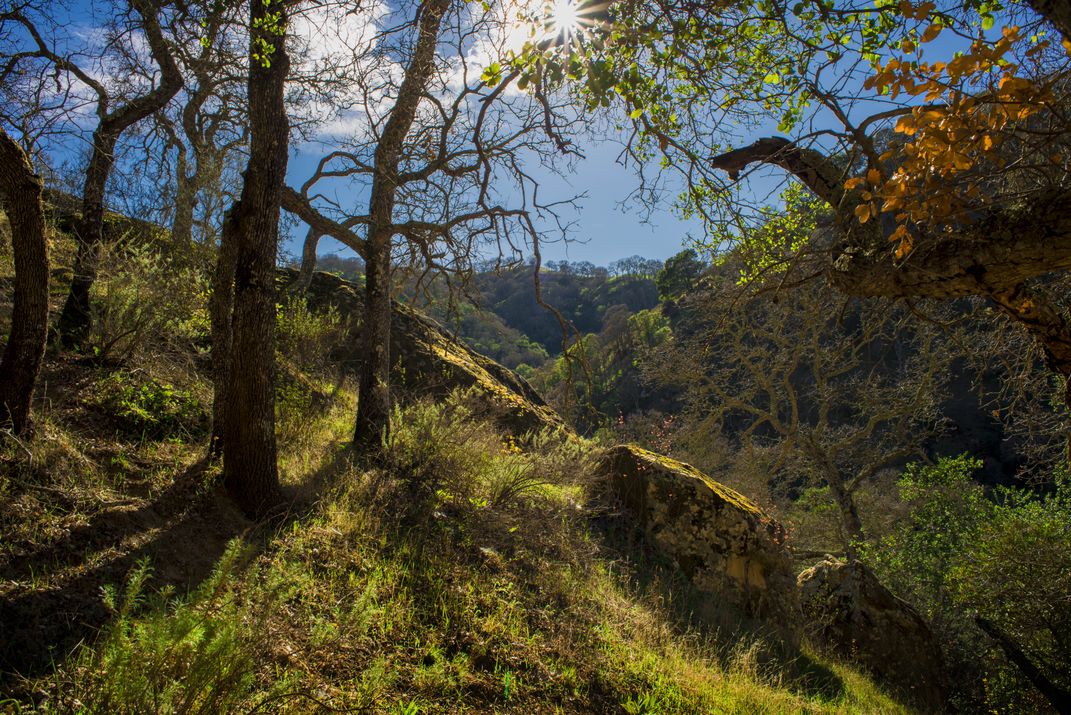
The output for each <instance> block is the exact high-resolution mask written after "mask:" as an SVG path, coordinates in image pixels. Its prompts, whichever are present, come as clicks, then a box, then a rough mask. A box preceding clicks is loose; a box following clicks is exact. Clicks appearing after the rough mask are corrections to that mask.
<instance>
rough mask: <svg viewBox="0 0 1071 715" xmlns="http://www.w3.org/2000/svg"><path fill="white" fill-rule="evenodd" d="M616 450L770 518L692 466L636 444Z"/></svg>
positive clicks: (765, 517)
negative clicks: (680, 476) (696, 481)
mask: <svg viewBox="0 0 1071 715" xmlns="http://www.w3.org/2000/svg"><path fill="white" fill-rule="evenodd" d="M614 449H615V450H625V451H627V452H628V453H629V454H630V455H631V457H632V459H633V460H634V461H635V462H636V465H637V467H639V466H640V465H642V464H643V463H645V462H646V463H647V464H651V465H654V466H656V467H657V468H659V469H664V470H667V471H670V472H675V473H677V474H681V475H684V476H686V477H690V478H691V479H698V480H699V481H701V482H702V483H703V484H705V485H706V486H707V487H709V488H710V490H711V491H712V492H714V493H715V494H716V495H717V496H718V498H720V499H721V500H722V501H724V502H726V503H728V504H731V505H733V506H734V507H736V508H737V509H740V510H741V511H745V512H748V513H749V514H752V515H754V516H756V517H758V518H760V519H767V518H768V517H767V516H766V514H765V513H764V512H763V511H762V509H760V508H759V507H758V506H757V505H756V504H755V503H754V502H753V501H751V500H750V499H748V498H747V497H746V496H744V495H743V494H741V493H740V492H738V491H736V490H734V489H730V488H729V487H727V486H725V485H724V484H720V483H718V482H716V481H714V480H713V479H711V478H710V477H708V476H707V475H706V474H704V473H703V472H701V471H699V470H698V469H696V468H695V467H693V466H692V465H690V464H685V463H684V462H679V461H677V460H676V459H673V458H672V457H667V456H665V455H664V454H657V453H655V452H652V451H650V450H647V449H644V448H642V447H638V446H636V445H634V444H624V445H619V446H617V447H614ZM618 462H619V460H618Z"/></svg>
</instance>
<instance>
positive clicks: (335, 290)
mask: <svg viewBox="0 0 1071 715" xmlns="http://www.w3.org/2000/svg"><path fill="white" fill-rule="evenodd" d="M297 276H298V273H297V271H294V270H287V269H281V270H280V271H279V273H278V288H279V290H280V291H285V290H287V289H288V288H289V286H290V285H292V284H293V283H294V281H296V280H297ZM305 296H306V299H307V300H308V304H309V307H310V308H313V309H324V308H327V307H328V306H334V307H335V309H337V310H338V312H339V314H340V315H341V316H342V317H343V318H344V319H346V320H348V321H349V322H350V325H351V329H350V336H351V338H350V341H349V343H348V344H347V345H343V346H340V348H339V351H338V354H337V355H335V356H334V357H335V358H336V359H338V360H339V361H340V362H342V364H343V365H344V366H345V367H346V369H348V370H351V371H354V372H355V371H356V370H357V369H358V368H359V366H360V364H361V355H362V352H363V351H362V350H361V349H360V344H359V340H360V321H361V316H362V315H363V314H364V290H363V288H362V287H361V286H360V285H359V284H357V283H354V282H352V281H347V280H345V279H343V278H340V277H338V276H335V275H332V274H330V273H319V272H317V273H313V275H312V280H311V282H310V283H309V285H308V287H307V288H306V289H305ZM391 356H392V360H393V365H394V370H393V374H392V379H393V380H394V386H395V388H396V391H397V393H398V394H400V395H408V396H412V397H420V396H424V395H431V396H434V397H442V396H444V395H446V394H447V393H449V392H451V391H453V390H455V389H469V388H474V391H475V393H476V395H477V399H478V400H479V401H480V402H481V403H482V404H483V406H484V407H485V408H486V410H487V412H488V413H489V414H490V415H491V416H493V417H494V418H495V419H496V420H497V421H498V422H499V424H501V425H502V427H503V428H504V429H507V430H509V431H511V432H512V433H514V434H516V435H517V436H521V435H523V434H525V433H527V432H538V431H540V430H543V429H552V430H561V431H563V432H569V430H568V428H567V427H566V426H565V423H564V422H563V421H562V419H561V417H559V416H558V413H557V412H555V411H554V410H553V409H552V408H551V407H550V406H549V405H548V404H547V403H546V402H545V401H544V400H543V398H542V397H540V396H539V393H537V392H536V391H535V389H534V388H533V387H532V386H531V385H529V384H528V382H527V381H525V380H524V378H522V377H521V376H519V375H517V374H516V373H515V372H513V371H512V370H510V369H508V368H506V367H504V366H502V365H500V364H498V363H497V362H495V361H494V360H492V359H491V358H489V357H485V356H483V355H481V354H479V353H477V352H476V351H474V350H471V349H470V348H468V347H467V346H465V345H464V344H463V343H461V342H460V341H459V340H457V339H456V338H455V337H454V336H453V335H452V334H451V333H449V332H448V331H447V330H446V329H445V328H443V327H442V326H441V325H439V324H438V323H437V322H435V321H434V320H432V319H431V318H429V317H428V316H426V315H424V314H423V313H421V312H420V311H418V310H416V309H414V308H410V307H409V306H407V305H404V304H402V303H399V302H397V301H395V303H394V314H393V316H392V317H391Z"/></svg>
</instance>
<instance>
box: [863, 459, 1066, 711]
mask: <svg viewBox="0 0 1071 715" xmlns="http://www.w3.org/2000/svg"><path fill="white" fill-rule="evenodd" d="M980 466H981V463H980V462H979V461H978V460H976V459H970V458H968V457H965V456H962V457H956V458H946V459H942V460H941V461H940V462H938V464H936V465H932V466H921V465H911V466H909V467H908V469H907V470H906V471H905V473H904V475H903V476H902V477H901V479H900V482H899V488H900V497H901V499H902V500H904V501H905V502H906V503H908V504H909V505H910V511H909V514H908V516H907V518H906V519H905V520H904V521H903V522H901V523H900V524H899V525H898V527H897V528H896V529H895V530H894V531H893V532H892V533H891V534H889V535H888V536H886V537H885V538H884V539H882V540H880V541H878V542H877V543H874V544H870V545H867V546H865V547H864V549H863V553H862V558H863V559H864V560H866V561H868V562H869V563H870V564H871V566H873V568H874V569H875V571H876V572H877V574H878V575H879V577H880V578H881V580H882V581H883V582H884V583H885V584H886V585H887V586H888V587H889V588H890V589H892V590H893V592H895V593H896V594H897V595H899V596H900V597H902V598H904V599H905V600H907V601H908V602H910V603H911V604H912V605H914V606H915V607H916V608H917V609H918V610H919V611H920V612H921V613H922V614H923V615H924V616H925V617H926V618H927V619H928V620H929V621H930V622H931V624H932V626H933V629H934V631H935V633H936V635H937V636H938V639H939V640H940V641H941V642H942V643H943V644H944V651H945V656H946V660H947V661H948V667H949V670H950V674H951V676H952V681H953V685H954V693H953V698H954V702H955V704H956V705H957V706H958V707H959V708H960V709H962V710H963V711H965V712H981V711H983V710H984V711H987V712H988V711H995V712H1005V711H1008V712H1036V711H1044V710H1045V709H1046V705H1045V702H1044V700H1043V699H1042V698H1041V696H1040V694H1039V693H1037V692H1036V691H1035V690H1034V689H1033V687H1032V686H1031V685H1030V683H1029V682H1028V681H1027V680H1026V679H1025V678H1024V677H1023V675H1022V674H1021V673H1020V672H1019V670H1018V669H1017V668H1016V667H1015V666H1014V665H1012V664H1011V663H1010V662H1009V661H1008V660H1007V659H1006V658H1005V657H1004V655H1003V653H1002V651H1001V650H1000V649H999V648H997V647H996V644H995V643H994V642H993V641H992V640H991V639H990V638H988V637H987V636H985V635H984V634H983V633H982V632H981V631H980V630H979V628H978V627H977V625H976V624H975V621H974V617H975V615H980V616H982V617H984V618H986V619H987V620H989V621H990V622H992V623H993V624H994V625H995V626H996V627H997V628H998V629H999V630H1000V631H1001V632H1002V633H1004V634H1005V635H1007V636H1008V637H1009V638H1011V639H1012V640H1013V641H1014V642H1015V643H1016V644H1017V645H1018V647H1019V648H1021V649H1022V650H1023V651H1024V652H1026V653H1027V654H1028V656H1029V657H1030V658H1031V660H1032V661H1033V662H1034V663H1035V665H1037V666H1039V667H1040V668H1041V669H1042V671H1043V672H1046V673H1048V674H1049V677H1050V678H1052V679H1053V680H1055V681H1057V682H1061V683H1062V685H1063V687H1069V686H1071V680H1068V678H1067V676H1066V675H1065V674H1066V673H1068V672H1071V657H1069V656H1068V653H1069V646H1071V643H1069V642H1068V638H1069V635H1068V634H1071V603H1069V601H1068V599H1067V594H1068V593H1071V485H1069V483H1068V480H1067V478H1066V477H1061V478H1059V479H1057V480H1056V483H1055V489H1054V491H1053V493H1052V494H1050V495H1048V496H1040V495H1039V494H1037V493H1036V492H1032V491H1027V490H1021V489H1009V488H1000V489H997V490H996V491H995V492H994V493H993V494H992V496H991V498H987V496H986V494H985V490H984V489H983V488H982V487H981V486H980V485H979V484H977V483H976V482H974V481H973V479H972V478H971V474H972V473H973V472H974V471H975V470H977V469H978V468H979V467H980Z"/></svg>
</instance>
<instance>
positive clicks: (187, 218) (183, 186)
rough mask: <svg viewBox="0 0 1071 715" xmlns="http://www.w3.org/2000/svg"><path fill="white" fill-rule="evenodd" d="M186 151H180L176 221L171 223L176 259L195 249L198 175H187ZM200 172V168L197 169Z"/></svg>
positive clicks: (176, 176) (176, 193) (176, 183)
mask: <svg viewBox="0 0 1071 715" xmlns="http://www.w3.org/2000/svg"><path fill="white" fill-rule="evenodd" d="M187 171H188V162H187V160H186V151H185V150H184V149H183V150H180V152H179V158H178V162H177V163H176V167H175V219H174V221H172V222H171V245H172V247H173V249H174V254H175V257H176V258H178V257H180V256H188V255H189V254H190V251H191V250H192V247H193V210H194V207H195V206H196V205H197V174H196V173H195V174H194V176H193V177H190V176H189V175H188V174H187ZM197 172H198V173H199V172H200V166H198V167H197Z"/></svg>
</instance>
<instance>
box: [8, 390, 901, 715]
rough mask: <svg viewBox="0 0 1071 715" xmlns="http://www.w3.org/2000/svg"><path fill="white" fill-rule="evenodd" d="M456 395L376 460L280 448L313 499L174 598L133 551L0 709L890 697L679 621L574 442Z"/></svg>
mask: <svg viewBox="0 0 1071 715" xmlns="http://www.w3.org/2000/svg"><path fill="white" fill-rule="evenodd" d="M469 397H470V396H466V395H465V394H463V393H461V394H455V395H454V397H453V398H451V399H450V400H448V401H446V402H444V403H441V404H433V403H430V402H421V403H417V404H415V405H413V406H411V407H409V408H406V409H404V410H399V411H398V412H397V413H396V414H395V425H396V426H395V430H394V436H393V437H392V441H391V443H390V445H389V446H390V450H389V451H388V454H389V459H388V460H387V461H386V462H385V463H382V464H379V465H376V466H374V467H370V468H369V467H358V466H355V465H353V464H351V463H349V462H348V461H347V460H346V459H344V458H343V459H340V457H339V455H340V452H339V451H338V450H337V449H319V451H316V452H315V453H314V454H310V455H307V456H306V457H304V458H301V457H298V456H292V457H291V459H292V463H293V464H298V463H307V464H313V463H315V462H317V461H319V462H321V466H322V467H324V468H326V466H327V462H328V461H330V463H331V464H332V465H333V469H332V470H331V474H330V475H329V477H323V475H321V478H322V479H323V483H324V484H326V485H328V486H325V487H324V489H326V490H327V491H326V492H324V493H322V494H321V498H320V499H319V501H318V502H317V503H316V504H315V506H314V507H313V508H311V509H310V510H309V511H308V512H307V513H305V514H304V515H301V516H299V517H296V518H293V519H292V520H291V521H290V522H288V523H286V524H285V525H283V526H281V527H279V528H278V529H277V531H276V532H275V533H274V534H273V535H272V536H270V538H269V539H268V540H267V541H266V542H264V541H258V540H257V539H256V538H254V537H250V538H247V539H246V540H235V541H234V542H233V543H232V544H231V546H230V548H228V549H227V550H226V552H225V553H224V555H223V556H222V558H221V559H220V560H219V562H218V564H217V565H216V567H215V569H214V571H213V572H212V574H211V576H209V577H208V578H207V579H206V580H204V581H203V582H202V583H201V584H200V585H199V586H197V587H196V588H194V589H193V590H192V591H191V592H190V593H188V594H186V595H180V594H178V593H175V592H173V591H171V590H169V589H166V588H165V589H162V590H160V589H155V588H153V587H152V586H151V585H150V584H151V579H150V576H151V573H152V569H153V566H152V565H151V564H148V563H141V564H140V565H139V566H138V567H137V568H135V569H134V570H133V571H132V572H131V573H130V575H129V576H128V577H127V579H126V582H125V585H123V586H122V587H118V588H112V589H110V590H108V591H107V592H106V595H105V600H106V603H107V605H108V607H109V608H110V609H111V611H112V622H111V624H110V625H109V626H108V627H107V628H106V629H105V631H104V633H103V634H102V635H101V636H100V637H99V638H98V639H97V641H96V642H95V643H94V644H92V645H84V646H82V647H81V648H80V649H79V650H78V651H77V652H76V653H75V654H74V655H73V656H72V657H70V658H69V659H68V660H67V661H66V662H63V663H61V664H59V666H58V668H57V669H56V671H55V672H54V673H53V674H51V675H48V676H45V677H43V678H40V679H38V680H35V681H30V682H25V683H22V686H21V687H20V688H19V690H20V691H21V692H25V693H37V697H36V700H37V702H36V703H31V702H30V700H22V701H8V702H7V703H6V704H5V705H4V708H6V711H8V712H28V711H30V710H32V709H33V708H34V707H36V708H37V711H39V712H53V713H65V712H82V713H141V712H154V713H217V712H244V713H251V712H273V713H274V712H329V711H337V710H344V711H351V712H376V713H407V714H408V715H415V714H417V713H462V712H481V713H482V712H532V713H543V712H546V713H579V712H607V713H629V714H632V715H639V714H640V713H645V714H650V715H654V714H658V713H713V712H718V713H732V712H741V713H743V712H771V713H774V712H776V713H781V712H895V711H897V707H896V706H895V705H893V704H892V703H891V702H890V701H888V700H886V699H884V698H883V696H881V695H880V694H879V693H878V692H877V691H876V690H875V689H874V688H873V686H871V685H870V684H869V683H868V682H867V681H866V680H865V679H863V678H861V677H859V676H857V675H854V674H853V673H851V672H848V671H844V670H842V669H839V668H834V672H835V673H836V680H837V682H838V684H839V685H838V687H837V688H835V689H834V690H833V691H829V690H825V691H819V690H816V689H810V688H808V687H807V684H806V683H805V682H803V681H795V680H793V679H792V678H791V677H789V676H787V675H786V673H787V672H788V671H787V670H785V669H783V668H779V667H777V666H776V665H774V664H772V663H771V661H770V660H769V659H768V658H764V657H763V652H764V651H765V649H766V646H765V645H764V644H763V643H762V642H760V641H742V642H741V643H740V644H738V645H737V646H736V648H735V649H732V652H731V653H730V656H729V657H726V656H725V647H724V643H722V644H720V647H719V643H718V641H717V636H716V634H712V633H703V632H701V631H696V630H691V629H689V628H687V627H686V626H683V625H682V624H681V623H680V622H679V620H677V619H676V617H675V615H674V614H673V613H672V612H671V611H670V610H669V609H667V608H666V606H665V603H664V595H663V594H662V593H660V592H659V591H658V590H657V589H644V588H640V587H637V586H636V585H635V584H636V582H637V581H636V579H635V578H634V574H633V573H631V572H630V568H631V567H630V566H629V564H628V563H624V562H620V561H617V560H614V559H613V558H611V554H612V553H613V552H611V551H608V550H607V549H606V547H605V545H604V544H603V540H602V537H601V536H600V534H599V533H598V531H597V530H595V529H594V527H593V526H592V522H591V521H590V520H589V517H588V516H587V514H586V513H585V511H584V510H583V509H582V508H581V505H582V503H583V500H584V498H585V497H584V495H585V493H586V492H587V491H588V485H587V484H586V483H585V482H586V480H587V479H590V476H589V475H591V474H592V471H593V465H592V461H591V460H592V456H591V454H592V449H591V447H590V446H589V445H586V444H583V443H578V442H572V441H562V440H559V439H552V438H550V437H544V438H536V439H534V440H532V443H531V446H529V447H528V448H527V449H524V450H522V449H521V448H520V447H518V446H517V444H516V443H515V442H514V441H513V440H512V439H511V438H510V437H508V436H504V435H503V434H501V433H500V432H499V431H497V430H496V429H495V428H494V427H492V426H490V425H489V424H488V423H487V422H485V421H483V420H481V419H480V418H479V417H477V416H475V415H474V414H473V407H472V402H471V400H470V399H469ZM351 400H352V396H350V397H348V398H346V400H345V402H349V401H351ZM310 410H311V408H310ZM306 418H307V419H306V421H305V424H306V430H307V432H308V433H310V434H303V435H301V436H300V437H301V438H300V439H299V440H297V441H296V442H295V441H291V442H285V441H284V442H283V446H284V448H285V447H286V445H289V447H290V451H291V452H295V453H296V452H300V451H302V450H308V449H310V447H309V445H312V444H313V443H314V440H313V439H312V438H311V437H312V434H319V436H321V437H323V438H325V439H324V440H323V441H328V442H329V441H330V439H331V438H333V437H336V438H337V431H338V430H339V428H340V423H341V418H340V416H339V415H336V414H334V413H333V411H332V410H327V411H323V410H319V411H310V412H307V413H306ZM302 445H304V446H302ZM283 451H285V449H284V450H283Z"/></svg>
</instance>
